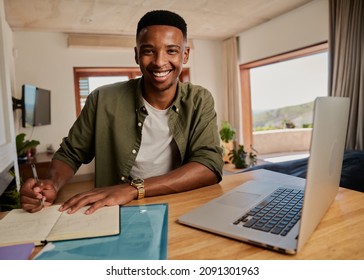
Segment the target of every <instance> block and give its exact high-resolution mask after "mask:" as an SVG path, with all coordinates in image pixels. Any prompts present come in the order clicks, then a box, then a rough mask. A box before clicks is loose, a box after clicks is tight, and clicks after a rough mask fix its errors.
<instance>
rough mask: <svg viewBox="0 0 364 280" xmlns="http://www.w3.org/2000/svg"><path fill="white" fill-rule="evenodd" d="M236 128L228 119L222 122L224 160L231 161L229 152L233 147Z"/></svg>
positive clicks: (221, 137)
mask: <svg viewBox="0 0 364 280" xmlns="http://www.w3.org/2000/svg"><path fill="white" fill-rule="evenodd" d="M235 134H236V131H235V128H233V127H232V126H231V124H230V123H229V122H227V121H224V122H222V124H221V129H220V139H221V140H222V149H223V157H224V162H229V161H230V160H229V153H230V151H231V150H232V149H233V146H234V144H233V140H234V139H235Z"/></svg>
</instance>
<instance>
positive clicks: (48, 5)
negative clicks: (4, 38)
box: [4, 0, 313, 40]
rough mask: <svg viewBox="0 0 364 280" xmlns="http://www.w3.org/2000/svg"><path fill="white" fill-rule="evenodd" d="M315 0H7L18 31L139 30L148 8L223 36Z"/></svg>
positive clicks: (204, 33)
mask: <svg viewBox="0 0 364 280" xmlns="http://www.w3.org/2000/svg"><path fill="white" fill-rule="evenodd" d="M311 1H313V0H4V6H5V17H6V20H7V22H8V24H9V25H10V28H11V29H12V30H13V31H43V32H62V33H67V34H70V33H71V34H72V33H76V34H98V35H100V34H108V35H123V36H129V35H130V36H134V35H135V30H136V26H137V23H138V20H139V19H140V18H141V17H142V16H143V15H144V14H145V13H146V12H148V11H150V10H157V9H165V10H170V11H174V12H176V13H178V14H180V15H181V16H182V17H183V18H184V19H185V20H186V22H187V25H188V37H189V38H190V39H217V40H223V39H226V38H228V37H231V36H234V35H237V34H239V33H240V32H243V31H245V30H247V29H250V28H252V27H254V26H257V25H259V24H262V23H264V22H267V21H269V20H271V19H272V18H275V17H277V16H280V15H282V14H284V13H287V12H289V11H291V10H293V9H296V8H298V7H300V6H303V5H305V4H307V3H308V2H311Z"/></svg>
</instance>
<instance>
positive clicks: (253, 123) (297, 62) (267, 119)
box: [240, 43, 328, 147]
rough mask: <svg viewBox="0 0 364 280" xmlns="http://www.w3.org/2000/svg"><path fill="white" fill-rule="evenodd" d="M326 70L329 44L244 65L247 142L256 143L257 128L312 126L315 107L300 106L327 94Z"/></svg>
mask: <svg viewBox="0 0 364 280" xmlns="http://www.w3.org/2000/svg"><path fill="white" fill-rule="evenodd" d="M317 65H318V66H317ZM327 69H328V67H327V43H323V44H319V45H315V46H311V47H308V48H305V49H301V50H297V51H294V52H290V53H286V54H282V55H278V56H275V57H271V58H267V59H263V60H260V61H256V62H252V63H249V64H245V65H241V66H240V77H241V89H242V110H243V141H244V145H246V146H248V147H249V146H250V145H253V146H254V143H253V133H254V132H255V131H259V130H273V129H281V128H293V127H297V128H300V127H309V126H310V124H311V122H312V109H311V115H310V114H309V113H308V114H304V113H303V109H301V107H300V106H304V105H302V104H306V105H307V106H311V105H312V104H313V102H311V101H313V100H314V99H315V97H317V96H322V95H327ZM294 106H296V107H294ZM290 108H295V110H298V111H299V110H302V111H299V113H296V115H294V114H289V112H290V111H289V110H290ZM300 112H302V113H301V115H299V114H300ZM279 114H280V115H279ZM297 115H299V116H297ZM310 118H311V119H310Z"/></svg>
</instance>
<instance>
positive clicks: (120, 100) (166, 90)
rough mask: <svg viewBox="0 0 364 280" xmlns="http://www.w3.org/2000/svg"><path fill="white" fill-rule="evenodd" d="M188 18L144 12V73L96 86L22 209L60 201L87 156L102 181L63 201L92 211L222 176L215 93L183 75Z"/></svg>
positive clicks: (139, 48) (72, 208) (140, 48)
mask: <svg viewBox="0 0 364 280" xmlns="http://www.w3.org/2000/svg"><path fill="white" fill-rule="evenodd" d="M186 44H187V25H186V23H185V21H184V20H183V18H181V17H180V16H179V15H177V14H175V13H172V12H169V11H152V12H149V13H147V14H146V15H144V16H143V17H142V18H141V19H140V21H139V23H138V27H137V33H136V47H135V61H136V63H137V64H138V65H139V67H140V69H141V72H142V73H143V76H142V78H139V79H134V80H130V81H128V82H121V83H116V84H112V85H107V86H103V87H100V88H98V89H96V90H95V91H94V92H92V93H91V94H90V95H89V97H88V99H87V102H86V105H85V107H84V109H83V110H82V112H81V114H80V116H79V118H78V119H77V120H76V122H75V123H74V125H73V126H72V128H71V129H70V131H69V134H68V137H66V138H64V139H63V142H62V143H61V146H60V148H59V150H58V151H57V152H56V154H55V155H54V158H53V160H52V163H51V168H50V171H49V175H48V179H46V180H41V181H40V182H39V183H38V184H36V182H35V180H28V181H27V182H26V183H25V184H24V185H23V186H22V188H21V190H20V193H21V204H22V207H23V209H25V210H27V211H29V212H36V211H39V210H41V209H42V207H43V205H42V204H43V203H40V201H42V200H44V199H45V204H44V205H46V206H47V205H50V204H52V203H53V201H54V200H55V198H56V196H57V192H58V190H59V189H60V188H61V187H62V186H63V185H64V184H65V183H66V182H67V181H68V180H70V179H71V178H72V176H73V175H74V174H75V172H76V171H77V169H78V168H79V167H80V165H81V164H83V163H89V162H90V161H91V160H92V159H93V158H95V169H96V178H95V186H96V188H95V189H93V190H91V191H88V192H84V193H80V194H78V195H76V196H74V197H72V198H70V199H69V200H68V201H66V202H64V203H63V204H62V206H61V207H60V211H68V212H69V213H74V212H76V211H77V210H78V209H80V208H81V207H83V206H85V205H90V207H89V208H88V210H87V211H86V214H91V213H93V212H94V211H95V210H97V209H98V208H100V207H103V206H107V205H123V204H126V203H128V202H130V201H131V200H133V199H142V198H143V197H144V196H156V195H164V194H171V193H177V192H182V191H188V190H192V189H195V188H200V187H203V186H206V185H211V184H214V183H217V182H219V181H220V180H221V174H222V166H223V161H222V155H221V148H220V140H219V136H218V128H217V122H216V112H215V110H214V101H213V98H212V96H211V94H210V93H209V92H208V91H207V90H206V89H204V88H202V87H200V86H194V85H192V84H190V83H185V84H183V83H181V82H179V80H178V77H179V75H180V73H181V71H182V66H183V64H185V63H187V61H188V57H189V52H190V49H189V47H188V46H187V45H186Z"/></svg>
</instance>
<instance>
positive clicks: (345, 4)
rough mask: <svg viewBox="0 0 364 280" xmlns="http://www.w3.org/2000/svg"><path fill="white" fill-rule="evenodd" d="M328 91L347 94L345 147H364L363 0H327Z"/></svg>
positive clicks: (344, 95) (361, 148)
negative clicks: (348, 106) (348, 104)
mask: <svg viewBox="0 0 364 280" xmlns="http://www.w3.org/2000/svg"><path fill="white" fill-rule="evenodd" d="M329 19H330V22H329V95H331V96H341V97H350V100H351V104H350V115H349V125H348V135H347V139H346V149H351V150H363V149H364V55H363V51H364V1H362V0H329Z"/></svg>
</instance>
